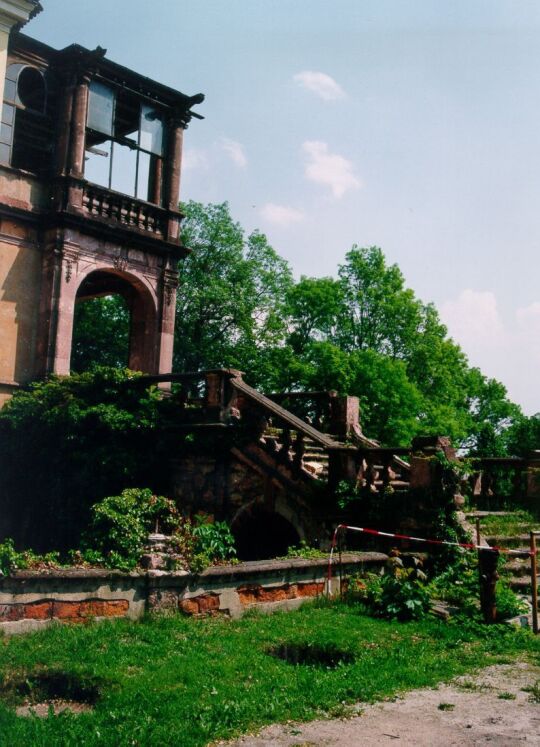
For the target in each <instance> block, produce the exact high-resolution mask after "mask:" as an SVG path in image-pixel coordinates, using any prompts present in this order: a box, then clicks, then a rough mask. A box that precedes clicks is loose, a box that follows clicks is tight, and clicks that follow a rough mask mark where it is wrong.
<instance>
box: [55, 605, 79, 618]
mask: <svg viewBox="0 0 540 747" xmlns="http://www.w3.org/2000/svg"><path fill="white" fill-rule="evenodd" d="M80 612H81V602H57V601H55V602H53V612H52V613H53V617H57V618H58V619H59V620H76V619H77V618H78V619H81V616H80Z"/></svg>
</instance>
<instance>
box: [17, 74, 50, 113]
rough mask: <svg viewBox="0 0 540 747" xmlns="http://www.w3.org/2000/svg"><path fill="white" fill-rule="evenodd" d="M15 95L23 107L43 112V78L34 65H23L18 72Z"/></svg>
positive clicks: (44, 92) (44, 95)
mask: <svg viewBox="0 0 540 747" xmlns="http://www.w3.org/2000/svg"><path fill="white" fill-rule="evenodd" d="M17 97H18V103H19V104H21V106H24V108H25V109H32V110H33V111H35V112H38V113H39V114H45V97H46V91H45V80H44V78H43V75H42V73H40V72H39V70H36V68H35V67H25V68H23V69H22V70H21V72H20V73H19V81H18V84H17Z"/></svg>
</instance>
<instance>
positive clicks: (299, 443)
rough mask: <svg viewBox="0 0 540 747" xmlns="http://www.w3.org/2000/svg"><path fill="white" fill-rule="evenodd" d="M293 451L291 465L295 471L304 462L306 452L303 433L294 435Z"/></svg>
mask: <svg viewBox="0 0 540 747" xmlns="http://www.w3.org/2000/svg"><path fill="white" fill-rule="evenodd" d="M293 451H294V458H293V464H294V466H295V468H296V469H301V467H302V464H303V462H304V454H305V451H306V446H305V443H304V434H303V433H297V434H296V438H295V441H294V449H293Z"/></svg>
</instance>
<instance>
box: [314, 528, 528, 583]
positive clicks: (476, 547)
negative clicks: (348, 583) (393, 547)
mask: <svg viewBox="0 0 540 747" xmlns="http://www.w3.org/2000/svg"><path fill="white" fill-rule="evenodd" d="M340 529H348V530H350V531H351V532H362V533H363V534H373V535H379V536H380V537H391V538H392V539H402V540H410V541H411V542H424V543H426V544H428V545H450V546H451V547H463V548H464V549H465V550H488V551H491V552H499V553H503V554H505V555H521V556H523V555H525V553H527V554H528V555H529V557H530V556H531V555H532V552H531V551H530V550H511V549H509V548H507V547H496V546H491V545H476V544H474V543H472V542H449V541H447V540H436V539H426V538H425V537H410V536H409V535H407V534H394V533H392V532H380V531H379V530H378V529H366V527H352V526H349V525H348V524H338V526H337V527H336V528H335V530H334V535H333V537H332V547H331V549H330V557H329V559H328V593H329V594H331V593H332V562H333V559H334V550H335V549H336V544H337V536H338V532H339V531H340Z"/></svg>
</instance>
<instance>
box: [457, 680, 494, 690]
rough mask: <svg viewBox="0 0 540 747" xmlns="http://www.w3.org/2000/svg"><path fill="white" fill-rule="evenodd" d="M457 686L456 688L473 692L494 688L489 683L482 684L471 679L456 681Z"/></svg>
mask: <svg viewBox="0 0 540 747" xmlns="http://www.w3.org/2000/svg"><path fill="white" fill-rule="evenodd" d="M457 688H458V690H466V691H467V692H475V693H482V692H487V691H489V690H493V689H494V688H493V687H492V686H491V685H482V684H481V683H479V682H474V681H473V680H463V681H462V682H458V683H457Z"/></svg>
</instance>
